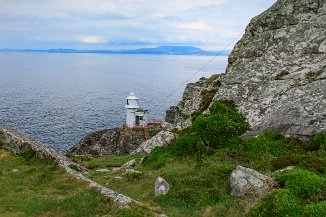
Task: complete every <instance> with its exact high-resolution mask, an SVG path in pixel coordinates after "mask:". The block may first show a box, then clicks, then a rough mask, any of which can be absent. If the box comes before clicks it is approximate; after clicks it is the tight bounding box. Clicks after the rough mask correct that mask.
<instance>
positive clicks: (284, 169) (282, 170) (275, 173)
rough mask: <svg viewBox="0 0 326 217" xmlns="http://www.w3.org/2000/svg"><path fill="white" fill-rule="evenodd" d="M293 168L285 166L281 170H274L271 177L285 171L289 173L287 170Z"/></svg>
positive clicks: (292, 167)
mask: <svg viewBox="0 0 326 217" xmlns="http://www.w3.org/2000/svg"><path fill="white" fill-rule="evenodd" d="M294 168H295V167H294V166H287V167H285V168H283V169H280V170H276V171H275V172H274V173H273V174H272V175H277V174H279V173H283V172H285V171H289V170H293V169H294Z"/></svg>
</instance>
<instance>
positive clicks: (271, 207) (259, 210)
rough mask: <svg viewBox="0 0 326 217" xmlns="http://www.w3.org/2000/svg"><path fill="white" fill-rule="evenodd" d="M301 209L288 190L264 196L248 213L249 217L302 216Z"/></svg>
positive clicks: (276, 191) (293, 195)
mask: <svg viewBox="0 0 326 217" xmlns="http://www.w3.org/2000/svg"><path fill="white" fill-rule="evenodd" d="M302 212H303V208H302V206H300V203H299V201H298V200H297V198H296V196H295V194H294V193H293V192H292V191H290V190H288V189H282V190H275V191H273V192H272V193H270V194H268V195H266V196H264V197H263V198H262V199H261V201H260V203H259V204H257V205H255V206H253V207H252V208H251V210H250V211H249V213H248V216H250V217H256V216H259V217H270V216H288V217H291V216H293V217H297V216H302Z"/></svg>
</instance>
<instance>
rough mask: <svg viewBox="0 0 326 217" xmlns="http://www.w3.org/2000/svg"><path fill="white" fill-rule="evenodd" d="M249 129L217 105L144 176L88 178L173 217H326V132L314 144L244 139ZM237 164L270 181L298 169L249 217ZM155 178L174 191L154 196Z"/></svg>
mask: <svg viewBox="0 0 326 217" xmlns="http://www.w3.org/2000/svg"><path fill="white" fill-rule="evenodd" d="M248 128H249V125H248V124H247V123H246V122H245V120H244V118H243V117H242V116H241V115H239V114H238V113H237V110H236V107H235V106H234V104H233V103H232V102H229V101H218V102H216V103H215V104H214V105H213V106H212V109H211V113H210V114H207V115H198V116H196V118H195V120H194V122H193V126H192V127H190V128H187V129H185V130H182V131H178V132H179V133H180V136H179V139H178V140H177V141H176V142H175V143H174V144H172V145H171V146H170V147H167V148H164V147H160V148H155V149H154V151H152V152H151V154H149V155H148V156H147V157H145V159H144V161H143V163H142V164H138V165H137V166H136V168H135V169H136V170H138V171H141V172H142V175H141V176H137V177H135V178H133V177H126V176H125V175H124V171H110V172H107V173H104V174H103V173H100V172H96V171H94V172H92V173H91V176H92V177H93V178H94V179H95V180H97V181H98V182H100V183H103V184H104V183H107V185H108V186H109V187H110V188H113V189H117V190H118V191H120V192H122V193H125V194H127V195H129V196H131V197H133V198H135V199H137V200H139V201H142V202H145V203H147V204H149V205H150V206H151V207H157V209H162V210H163V212H164V213H166V214H167V215H168V216H181V217H182V216H302V215H304V216H320V217H321V216H325V215H324V213H325V211H324V208H325V203H324V202H323V201H322V200H324V199H323V198H326V195H325V192H326V190H325V189H324V187H322V186H324V185H325V184H324V180H325V178H326V168H325V167H326V150H325V146H326V145H325V144H326V143H325V142H326V141H325V133H321V134H318V135H316V136H315V137H314V138H313V139H312V140H311V141H310V142H303V141H301V140H300V139H297V138H285V137H284V136H283V135H281V134H279V133H277V132H273V131H270V132H264V133H262V134H261V135H259V136H258V137H247V138H240V135H241V134H242V133H243V132H244V131H246V130H247V129H248ZM110 158H111V157H109V158H106V159H107V160H108V161H111V160H110ZM113 158H117V157H112V159H113ZM120 158H124V156H120ZM237 165H242V166H245V167H250V168H253V169H255V170H258V171H260V172H263V173H266V174H272V173H273V172H274V171H276V170H278V169H281V168H284V167H286V166H293V165H294V166H296V168H297V169H296V170H294V171H291V172H287V173H282V174H280V175H278V176H277V181H278V186H276V188H278V189H276V190H274V191H272V192H271V193H270V194H267V195H266V196H265V197H263V198H262V199H261V201H260V202H259V203H257V202H256V204H255V205H254V206H253V208H252V209H251V210H250V212H248V210H249V209H250V208H251V206H252V200H253V198H252V197H251V196H243V197H233V196H230V189H229V176H230V173H231V171H232V170H233V169H234V168H235V167H236V166H237ZM300 168H302V169H300ZM158 176H162V177H164V178H165V179H166V180H167V182H168V183H169V184H170V191H169V193H168V194H166V195H164V196H159V197H156V196H155V195H154V183H155V180H156V178H157V177H158Z"/></svg>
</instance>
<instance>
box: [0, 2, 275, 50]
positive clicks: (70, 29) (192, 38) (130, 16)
mask: <svg viewBox="0 0 326 217" xmlns="http://www.w3.org/2000/svg"><path fill="white" fill-rule="evenodd" d="M275 1H276V0H264V1H261V0H250V1H249V0H247V1H238V0H152V1H148V0H92V1H82V0H69V1H66V0H42V1H39V0H28V1H26V0H10V1H8V0H0V5H1V6H0V16H1V19H0V48H2V47H11V48H20V47H26V46H27V44H28V45H29V46H30V45H31V44H34V46H33V47H31V48H37V47H38V46H39V44H40V42H41V43H42V44H43V45H44V46H45V45H46V43H47V41H48V45H47V47H49V48H51V47H52V46H58V47H61V46H60V43H61V44H63V45H64V46H68V47H69V43H71V46H72V48H78V43H79V44H80V46H81V47H82V46H84V45H87V46H107V47H103V49H105V48H108V49H109V48H110V47H109V46H110V44H123V43H125V44H130V43H132V44H136V43H137V41H138V42H139V43H140V44H144V43H152V44H153V46H155V44H183V45H185V44H188V45H197V46H208V45H209V46H211V49H218V48H219V47H223V46H224V45H225V44H227V43H228V42H229V41H232V40H233V39H234V37H236V36H237V35H239V34H240V33H241V32H242V31H243V30H244V29H245V27H246V25H247V24H248V22H249V20H250V19H251V18H252V17H253V16H255V15H257V14H259V13H260V12H262V11H263V10H266V9H267V8H268V7H269V6H270V5H271V4H272V3H274V2H275ZM13 27H14V28H13ZM21 35H24V37H23V38H22V37H21ZM76 36H78V37H76ZM17 38H19V40H17ZM56 39H58V40H56ZM214 44H215V45H214ZM63 45H62V46H63ZM213 45H214V46H213ZM73 46H75V47H73Z"/></svg>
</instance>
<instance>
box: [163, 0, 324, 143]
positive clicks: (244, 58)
mask: <svg viewBox="0 0 326 217" xmlns="http://www.w3.org/2000/svg"><path fill="white" fill-rule="evenodd" d="M228 62H229V64H228V67H227V70H226V73H225V74H224V76H222V77H221V78H220V81H221V82H220V87H219V88H218V90H217V91H216V94H215V96H214V98H213V100H212V102H214V101H216V100H219V99H227V100H233V101H234V102H235V103H236V104H237V105H238V108H239V111H240V112H241V113H242V114H243V115H245V116H246V118H247V120H248V121H249V123H250V125H251V126H252V132H251V134H258V133H259V132H261V131H264V130H271V129H273V130H277V131H280V132H282V133H284V134H288V135H297V136H304V137H305V136H308V137H309V136H310V135H312V134H315V133H318V132H322V131H325V130H326V121H325V120H326V80H325V78H326V1H325V0H278V1H277V2H276V3H275V4H274V5H273V6H272V7H271V8H270V9H268V10H267V11H265V12H264V13H262V14H261V15H259V16H257V17H255V18H253V19H252V20H251V22H250V24H249V25H248V27H247V28H246V31H245V34H244V35H243V37H242V39H241V40H240V41H239V42H238V43H237V44H236V46H235V47H234V49H233V51H232V53H231V55H230V56H229V59H228ZM199 91H200V90H198V92H199ZM197 95H198V94H197ZM194 96H195V98H193V99H192V101H193V102H197V101H200V99H201V97H200V96H199V97H198V96H197V97H196V95H194ZM183 102H186V100H185V99H183ZM183 102H180V103H179V104H182V103H183ZM177 108H178V109H181V111H178V112H179V113H180V114H183V113H187V114H188V113H189V112H188V110H189V109H188V108H187V106H184V107H183V108H182V107H181V106H179V105H178V106H177ZM170 110H171V109H170ZM175 110H176V109H175ZM169 113H171V112H168V114H169ZM167 120H168V121H170V122H172V123H174V122H176V121H178V118H176V119H174V120H172V121H171V120H169V119H167Z"/></svg>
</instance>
